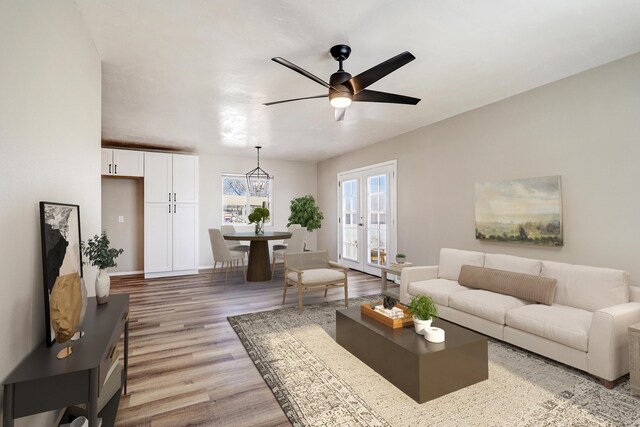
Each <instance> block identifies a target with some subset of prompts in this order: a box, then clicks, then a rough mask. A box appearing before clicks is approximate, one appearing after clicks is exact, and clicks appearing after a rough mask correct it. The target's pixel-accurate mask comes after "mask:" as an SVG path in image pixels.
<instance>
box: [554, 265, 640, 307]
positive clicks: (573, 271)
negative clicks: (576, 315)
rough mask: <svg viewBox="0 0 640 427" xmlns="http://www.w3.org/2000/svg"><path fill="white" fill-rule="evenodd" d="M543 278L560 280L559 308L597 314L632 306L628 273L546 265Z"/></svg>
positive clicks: (557, 301)
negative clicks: (623, 305)
mask: <svg viewBox="0 0 640 427" xmlns="http://www.w3.org/2000/svg"><path fill="white" fill-rule="evenodd" d="M542 276H544V277H552V278H554V279H557V280H558V284H557V285H556V295H555V297H554V300H553V301H554V303H556V304H560V305H568V306H570V307H574V308H581V309H583V310H589V311H596V310H600V309H601V308H606V307H611V306H613V305H618V304H624V303H627V302H629V273H627V272H626V271H622V270H613V269H610V268H599V267H588V266H585V265H572V264H564V263H560V262H552V261H543V262H542Z"/></svg>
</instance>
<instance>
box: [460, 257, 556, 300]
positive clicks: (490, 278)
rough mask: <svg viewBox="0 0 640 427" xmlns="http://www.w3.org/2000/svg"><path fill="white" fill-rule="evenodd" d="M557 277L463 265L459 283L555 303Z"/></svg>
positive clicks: (524, 298)
mask: <svg viewBox="0 0 640 427" xmlns="http://www.w3.org/2000/svg"><path fill="white" fill-rule="evenodd" d="M556 282H557V280H556V279H552V278H549V277H542V276H534V275H531V274H522V273H514V272H512V271H504V270H496V269H493V268H482V267H474V266H472V265H463V266H462V269H461V270H460V278H459V279H458V283H460V284H461V285H462V286H467V287H469V288H475V289H484V290H487V291H492V292H497V293H499V294H504V295H511V296H514V297H516V298H520V299H523V300H526V301H533V302H539V303H542V304H546V305H551V304H552V303H553V296H554V294H555V291H556Z"/></svg>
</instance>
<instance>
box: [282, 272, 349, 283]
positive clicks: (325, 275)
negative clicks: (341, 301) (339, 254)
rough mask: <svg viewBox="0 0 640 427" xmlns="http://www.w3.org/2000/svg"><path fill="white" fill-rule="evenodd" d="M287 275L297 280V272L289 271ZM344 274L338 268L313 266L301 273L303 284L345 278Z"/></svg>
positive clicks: (335, 280)
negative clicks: (311, 268)
mask: <svg viewBox="0 0 640 427" xmlns="http://www.w3.org/2000/svg"><path fill="white" fill-rule="evenodd" d="M287 277H288V278H289V279H291V280H293V281H294V282H297V281H298V273H295V272H293V271H292V272H291V273H289V274H288V275H287ZM345 279H346V275H345V274H344V273H343V272H342V271H340V270H334V269H331V268H314V269H313V270H304V272H303V273H302V284H303V285H314V284H320V283H325V282H337V281H339V280H345Z"/></svg>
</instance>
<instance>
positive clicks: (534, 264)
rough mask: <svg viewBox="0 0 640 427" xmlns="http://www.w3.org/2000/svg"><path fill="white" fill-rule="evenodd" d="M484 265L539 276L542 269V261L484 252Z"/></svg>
mask: <svg viewBox="0 0 640 427" xmlns="http://www.w3.org/2000/svg"><path fill="white" fill-rule="evenodd" d="M484 266H485V268H494V269H496V270H504V271H513V272H514V273H522V274H531V275H534V276H539V275H540V271H541V270H542V261H540V260H538V259H531V258H522V257H519V256H513V255H503V254H485V255H484Z"/></svg>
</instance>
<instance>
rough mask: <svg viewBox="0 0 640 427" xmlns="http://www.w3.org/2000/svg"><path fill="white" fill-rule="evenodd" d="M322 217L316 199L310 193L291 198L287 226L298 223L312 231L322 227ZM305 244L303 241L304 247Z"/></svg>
mask: <svg viewBox="0 0 640 427" xmlns="http://www.w3.org/2000/svg"><path fill="white" fill-rule="evenodd" d="M323 219H324V215H323V214H322V212H321V211H320V208H319V207H318V205H316V199H315V198H314V197H313V196H312V195H310V194H307V195H306V196H302V197H296V198H295V199H293V200H291V215H289V223H288V224H287V227H289V226H290V225H291V224H300V225H301V226H303V227H307V231H308V232H312V231H313V230H317V229H319V228H321V227H322V220H323ZM306 246H307V244H306V243H305V248H306Z"/></svg>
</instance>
